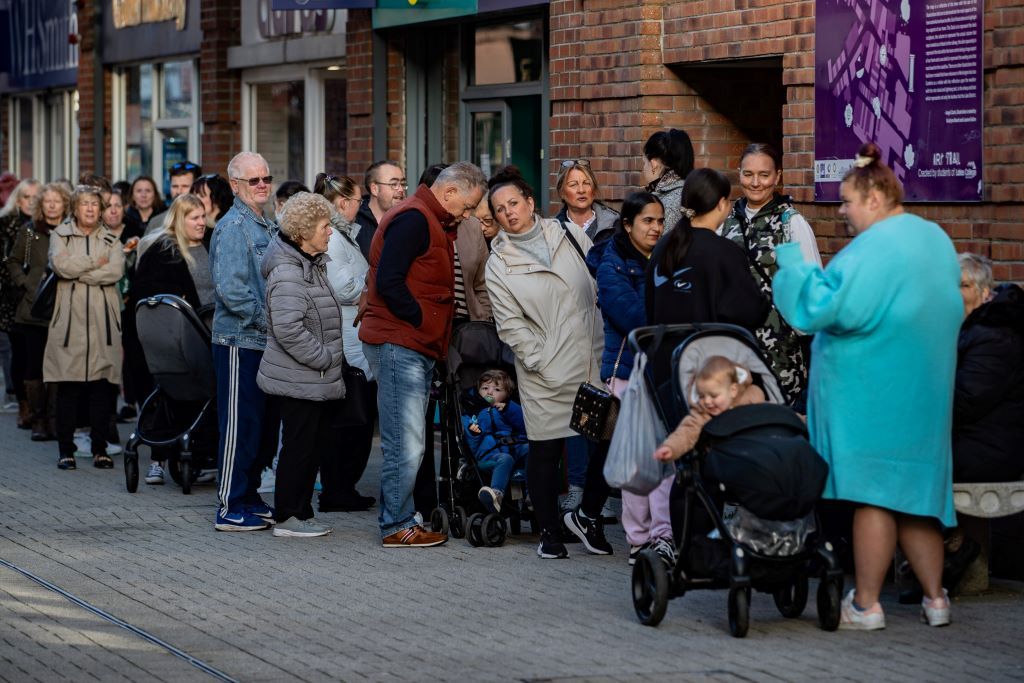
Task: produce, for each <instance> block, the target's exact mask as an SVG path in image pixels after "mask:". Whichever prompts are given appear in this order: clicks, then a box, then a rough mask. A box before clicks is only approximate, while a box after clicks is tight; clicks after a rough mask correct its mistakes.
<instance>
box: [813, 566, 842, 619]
mask: <svg viewBox="0 0 1024 683" xmlns="http://www.w3.org/2000/svg"><path fill="white" fill-rule="evenodd" d="M842 594H843V580H842V578H839V579H828V578H823V579H822V580H821V583H819V584H818V625H819V626H821V630H822V631H835V630H836V629H837V628H839V609H840V606H839V605H840V601H841V600H842Z"/></svg>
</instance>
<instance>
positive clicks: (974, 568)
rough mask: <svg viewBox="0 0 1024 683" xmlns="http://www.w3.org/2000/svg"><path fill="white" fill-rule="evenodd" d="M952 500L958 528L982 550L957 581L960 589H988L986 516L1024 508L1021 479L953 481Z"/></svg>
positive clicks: (1023, 491)
mask: <svg viewBox="0 0 1024 683" xmlns="http://www.w3.org/2000/svg"><path fill="white" fill-rule="evenodd" d="M953 504H954V505H955V506H956V511H957V512H958V513H959V525H960V528H961V529H962V530H963V532H964V533H965V534H966V535H967V536H970V537H971V538H973V539H975V540H977V541H978V543H979V544H980V545H981V554H980V555H978V559H977V560H975V561H974V563H973V564H971V566H970V568H968V570H967V573H966V574H965V575H964V578H963V579H962V580H961V581H960V584H959V591H960V593H963V594H968V595H969V594H974V593H981V592H984V591H986V590H988V553H989V543H988V540H989V528H988V527H989V522H988V520H990V519H993V518H996V517H1008V516H1010V515H1013V514H1016V513H1018V512H1024V481H1006V482H992V483H984V484H953Z"/></svg>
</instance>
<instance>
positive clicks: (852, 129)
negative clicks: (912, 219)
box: [814, 0, 983, 202]
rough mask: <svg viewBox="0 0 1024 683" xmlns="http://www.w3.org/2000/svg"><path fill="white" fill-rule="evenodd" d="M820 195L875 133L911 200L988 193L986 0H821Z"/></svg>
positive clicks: (831, 191) (830, 197)
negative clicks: (984, 161) (984, 172)
mask: <svg viewBox="0 0 1024 683" xmlns="http://www.w3.org/2000/svg"><path fill="white" fill-rule="evenodd" d="M816 12H817V14H816V28H815V62H816V64H815V70H816V71H815V82H814V97H815V112H814V119H815V120H814V124H815V125H814V131H815V132H814V149H815V152H814V198H815V199H816V200H819V201H838V200H839V184H840V181H841V180H842V177H843V174H844V173H846V171H847V170H848V169H849V168H850V167H851V166H852V165H853V159H854V157H855V156H856V154H857V150H858V148H859V147H860V146H861V145H862V144H863V143H865V142H874V143H876V144H877V145H878V146H879V147H880V148H881V150H882V155H883V156H882V159H883V161H885V163H887V164H888V165H889V166H890V167H891V168H892V169H893V170H894V171H895V172H896V175H897V177H899V179H900V180H901V181H902V182H903V189H904V194H905V197H906V199H907V200H909V201H933V202H938V201H942V202H971V201H981V198H982V182H981V154H982V147H981V126H982V104H981V102H982V99H981V98H982V54H981V50H982V44H983V43H982V15H983V12H982V0H817V7H816Z"/></svg>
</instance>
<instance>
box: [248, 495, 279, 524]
mask: <svg viewBox="0 0 1024 683" xmlns="http://www.w3.org/2000/svg"><path fill="white" fill-rule="evenodd" d="M242 510H243V511H244V512H247V513H249V514H250V515H256V516H257V517H259V518H260V519H262V520H263V521H264V522H266V523H267V524H275V522H274V508H272V507H270V506H269V505H267V504H266V503H264V502H263V501H262V500H261V501H260V502H258V503H256V504H254V505H243V506H242Z"/></svg>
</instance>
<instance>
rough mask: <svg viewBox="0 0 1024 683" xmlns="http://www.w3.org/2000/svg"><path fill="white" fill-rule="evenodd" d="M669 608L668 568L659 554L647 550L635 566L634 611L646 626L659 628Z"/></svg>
mask: <svg viewBox="0 0 1024 683" xmlns="http://www.w3.org/2000/svg"><path fill="white" fill-rule="evenodd" d="M667 608H668V567H667V566H665V561H664V560H663V559H662V558H661V556H660V555H658V553H656V552H654V551H653V550H645V551H643V552H642V553H640V556H639V557H637V558H636V564H634V565H633V609H634V610H636V616H637V618H638V619H639V620H640V623H641V624H643V625H644V626H657V625H658V624H660V623H661V620H662V619H664V618H665V610H666V609H667Z"/></svg>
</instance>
